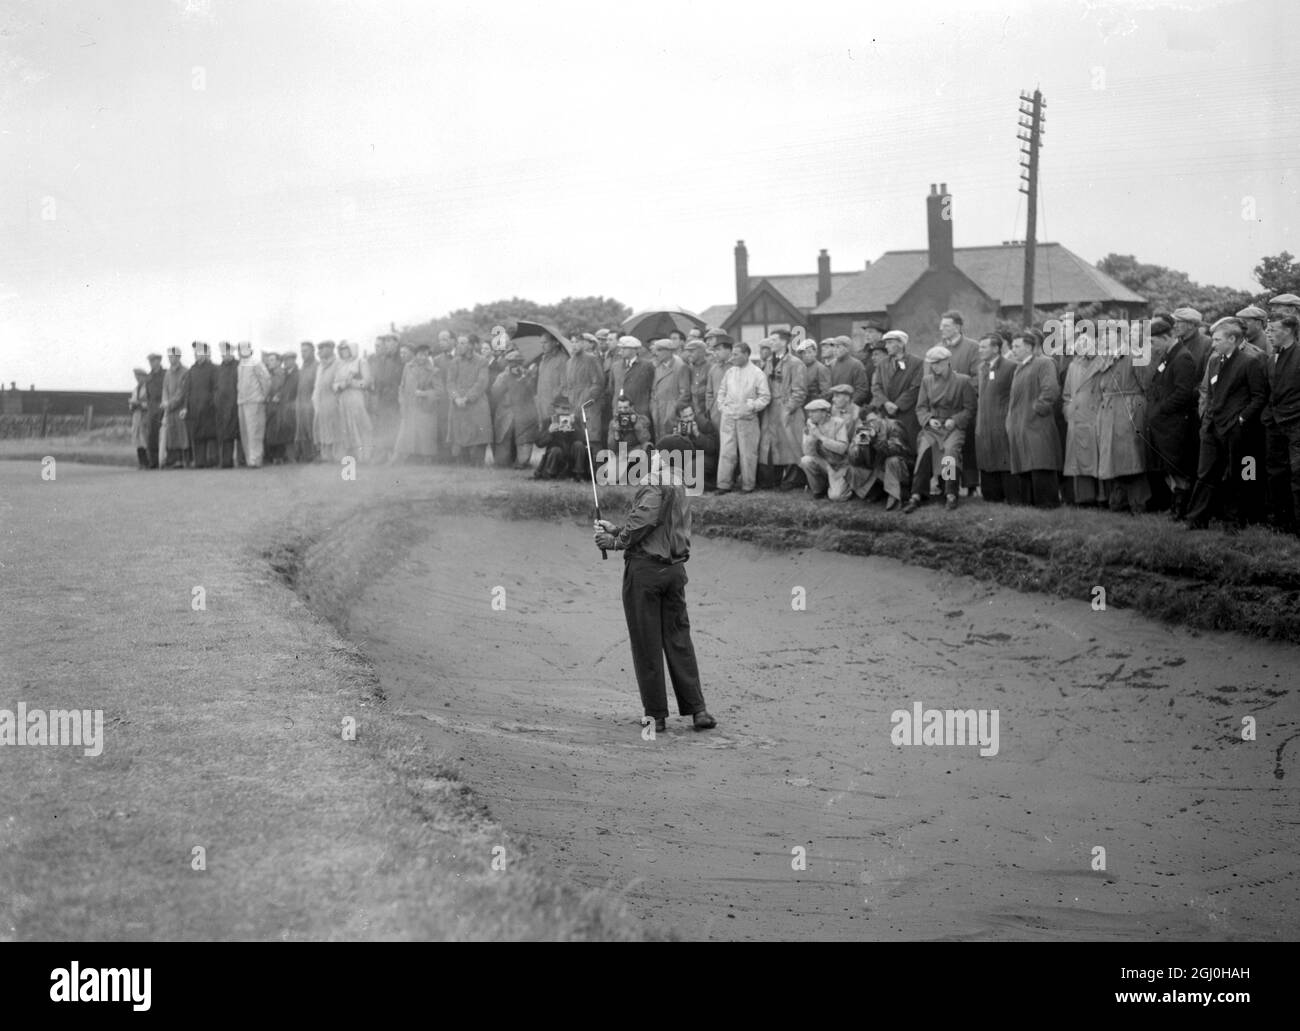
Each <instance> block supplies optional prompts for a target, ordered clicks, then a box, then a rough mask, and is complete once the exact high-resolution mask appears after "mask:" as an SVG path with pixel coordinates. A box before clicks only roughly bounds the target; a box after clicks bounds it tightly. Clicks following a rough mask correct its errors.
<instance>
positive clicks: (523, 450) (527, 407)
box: [491, 350, 538, 469]
mask: <svg viewBox="0 0 1300 1031" xmlns="http://www.w3.org/2000/svg"><path fill="white" fill-rule="evenodd" d="M505 360H506V371H505V372H503V373H501V374H500V375H499V376H497V378H496V381H495V382H494V383H493V384H492V391H491V393H492V441H493V458H494V460H495V463H496V464H497V465H502V466H503V465H508V464H510V463H512V462H513V463H514V466H515V468H516V469H527V468H528V464H529V459H530V458H531V457H532V454H533V444H534V442H535V441H536V440H537V433H538V427H537V372H536V370H534V369H525V368H524V356H523V355H522V354H520V353H519V352H518V351H513V350H512V351H508V352H506V359H505Z"/></svg>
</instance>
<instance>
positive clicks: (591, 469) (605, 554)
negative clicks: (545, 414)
mask: <svg viewBox="0 0 1300 1031" xmlns="http://www.w3.org/2000/svg"><path fill="white" fill-rule="evenodd" d="M595 403H596V399H595V398H594V397H593V398H591V399H590V400H587V401H584V402H582V408H581V411H582V439H583V440H585V441H586V442H587V470H588V471H589V472H590V473H591V496H592V499H593V500H594V501H595V502H596V521H597V522H599V521H600V495H599V494H597V493H596V464H595V463H594V462H593V461H592V460H591V435H590V434H589V433H588V432H587V405H594V404H595ZM600 557H601V559H602V560H603V559H608V558H609V552H607V551H606V550H605V549H604V548H601V549H600Z"/></svg>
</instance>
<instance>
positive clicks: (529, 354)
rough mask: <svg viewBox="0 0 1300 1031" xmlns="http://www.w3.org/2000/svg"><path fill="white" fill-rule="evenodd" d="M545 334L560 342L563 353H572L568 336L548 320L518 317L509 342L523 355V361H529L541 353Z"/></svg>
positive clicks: (571, 345) (544, 342)
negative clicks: (536, 320)
mask: <svg viewBox="0 0 1300 1031" xmlns="http://www.w3.org/2000/svg"><path fill="white" fill-rule="evenodd" d="M547 336H553V337H555V339H556V340H558V341H559V342H560V346H561V347H563V348H564V352H565V354H573V344H571V343H570V342H569V338H568V337H566V336H565V335H564V334H563V333H561V332H560V331H559V330H558V329H556V328H555V326H553V325H551V324H550V323H549V322H533V321H531V320H529V319H519V320H518V322H517V323H516V324H515V331H514V335H513V336H511V338H510V344H511V346H512V347H514V348H515V349H516V350H517V351H518V352H519V353H520V354H522V355H523V356H524V361H526V362H531V361H532V360H533V359H534V358H536V357H537V356H538V355H539V354H541V353H542V348H543V347H544V346H545V344H546V338H547Z"/></svg>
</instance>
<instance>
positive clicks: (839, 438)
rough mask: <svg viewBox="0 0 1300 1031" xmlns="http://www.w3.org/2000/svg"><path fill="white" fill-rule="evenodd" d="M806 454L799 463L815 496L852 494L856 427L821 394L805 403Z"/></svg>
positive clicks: (839, 497)
mask: <svg viewBox="0 0 1300 1031" xmlns="http://www.w3.org/2000/svg"><path fill="white" fill-rule="evenodd" d="M804 415H805V418H804V425H803V439H802V442H801V443H802V447H803V455H802V456H801V457H800V459H799V466H800V468H802V469H803V473H804V476H805V477H807V480H808V489H809V490H811V491H812V495H813V497H814V498H828V499H829V500H831V501H848V500H849V498H851V497H852V496H853V489H852V484H851V482H850V472H851V470H850V467H849V438H850V434H851V433H852V432H853V429H854V426H853V424H850V423H849V422H848V420H847V419H845V418H844V417H843V416H840V415H834V414H832V412H831V406H830V405H829V404H827V403H826V402H825V401H823V400H822V399H821V398H820V397H819V398H815V399H813V400H812V401H809V402H808V403H807V404H806V405H804Z"/></svg>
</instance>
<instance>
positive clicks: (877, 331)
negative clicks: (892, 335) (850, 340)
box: [854, 320, 885, 364]
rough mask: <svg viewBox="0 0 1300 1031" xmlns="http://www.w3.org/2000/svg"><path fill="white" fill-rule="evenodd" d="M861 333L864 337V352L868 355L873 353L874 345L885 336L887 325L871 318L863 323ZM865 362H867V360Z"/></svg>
mask: <svg viewBox="0 0 1300 1031" xmlns="http://www.w3.org/2000/svg"><path fill="white" fill-rule="evenodd" d="M860 335H861V338H862V353H863V354H864V355H868V354H870V353H871V347H872V345H873V344H875V343H878V342H879V341H880V340H881V338H882V337H884V335H885V327H884V326H882V325H880V323H878V322H875V321H871V320H869V321H867V322H866V323H864V324H863V326H862V331H861V334H860ZM854 357H857V356H856V355H855V356H854ZM863 364H866V363H865V361H864V362H863Z"/></svg>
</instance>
